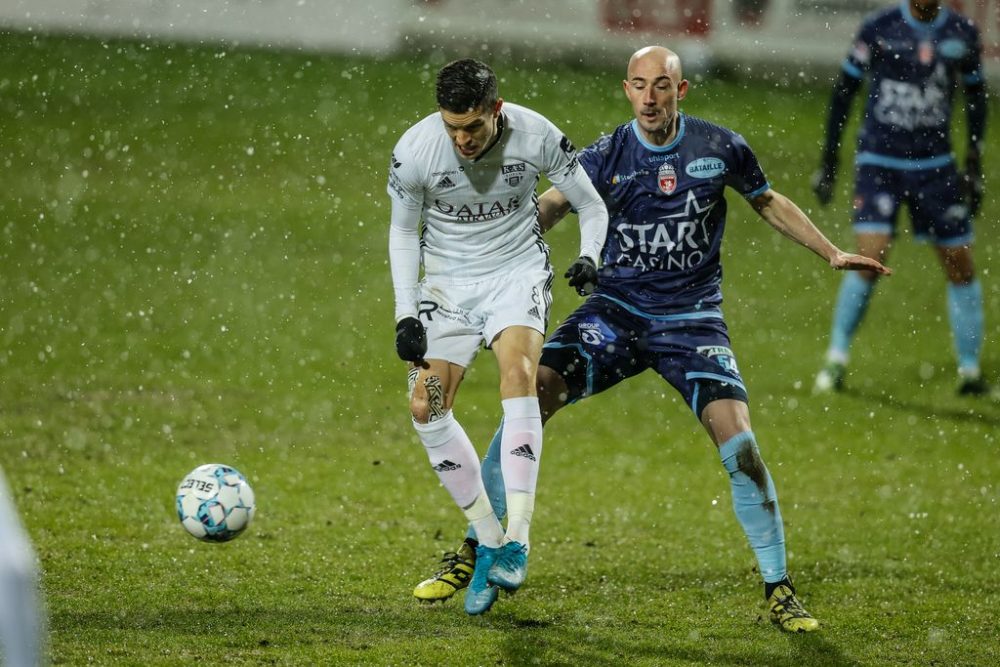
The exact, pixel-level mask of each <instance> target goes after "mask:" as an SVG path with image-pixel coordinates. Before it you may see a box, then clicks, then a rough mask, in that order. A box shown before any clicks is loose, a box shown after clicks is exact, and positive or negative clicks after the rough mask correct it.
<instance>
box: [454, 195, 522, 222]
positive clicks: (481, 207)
mask: <svg viewBox="0 0 1000 667" xmlns="http://www.w3.org/2000/svg"><path fill="white" fill-rule="evenodd" d="M519 205H520V202H519V201H518V199H517V197H511V198H510V199H508V200H507V201H506V202H501V201H492V202H475V203H472V204H462V205H461V206H456V205H455V204H451V203H449V202H446V201H442V200H440V199H435V200H434V208H435V209H437V210H438V211H439V212H441V213H444V214H445V215H450V216H453V217H454V218H455V220H456V222H485V221H487V220H496V219H497V218H502V217H503V216H505V215H508V214H510V213H512V212H513V211H516V210H517V208H518V206H519Z"/></svg>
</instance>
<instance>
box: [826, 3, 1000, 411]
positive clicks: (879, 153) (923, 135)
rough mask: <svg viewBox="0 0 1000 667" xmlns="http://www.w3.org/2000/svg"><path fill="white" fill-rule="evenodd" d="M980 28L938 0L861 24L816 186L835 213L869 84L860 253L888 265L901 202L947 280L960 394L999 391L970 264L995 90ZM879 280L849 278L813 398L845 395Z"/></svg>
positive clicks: (861, 163) (858, 212) (859, 189)
mask: <svg viewBox="0 0 1000 667" xmlns="http://www.w3.org/2000/svg"><path fill="white" fill-rule="evenodd" d="M981 50H982V49H981V45H980V41H979V31H978V30H977V29H976V27H975V25H973V23H972V21H970V20H969V19H967V18H965V17H964V16H961V15H959V14H956V13H955V12H953V11H951V10H950V9H948V8H947V7H943V6H942V5H941V2H940V1H939V0H904V1H903V2H902V3H900V4H899V5H897V6H895V7H893V8H890V9H885V10H882V11H880V12H877V13H875V14H873V15H871V16H869V17H868V18H866V19H865V21H864V22H863V23H862V25H861V29H860V30H859V32H858V35H857V38H856V39H855V42H854V46H853V48H852V49H851V52H850V54H849V55H848V56H847V59H846V60H845V61H844V65H843V71H842V72H841V75H840V79H839V80H838V81H837V83H836V85H835V86H834V90H833V100H832V102H831V104H830V116H829V120H828V123H827V129H826V146H825V148H824V150H823V163H822V166H821V168H820V170H819V172H817V174H816V176H815V178H814V181H813V184H814V189H815V191H816V196H817V197H818V198H819V200H820V202H821V203H823V204H826V203H828V202H829V201H830V199H831V197H832V195H833V184H834V179H835V178H836V174H837V162H838V160H837V152H838V149H839V148H840V138H841V135H842V133H843V130H844V124H845V123H846V121H847V116H848V112H849V111H850V106H851V102H852V100H853V99H854V96H855V94H856V93H857V92H858V90H859V89H860V88H861V83H862V80H863V79H864V78H865V76H866V75H867V76H870V77H871V83H870V84H869V87H868V100H867V102H866V105H865V112H864V120H863V123H862V126H861V130H860V133H859V136H858V149H857V156H856V158H855V165H856V167H857V171H856V177H855V197H854V201H855V205H854V206H855V213H854V232H855V235H856V237H857V245H858V252H859V253H860V254H862V255H865V256H866V257H872V258H878V259H880V260H883V261H884V259H885V257H886V255H887V254H888V251H889V248H890V246H891V244H892V240H893V237H894V236H895V231H896V218H897V215H898V213H899V208H900V206H902V204H903V203H905V204H906V206H907V208H908V209H909V211H910V218H911V221H912V224H913V231H914V235H915V236H916V238H918V239H920V240H924V241H928V242H930V243H932V244H933V245H934V248H935V250H936V251H937V255H938V258H939V259H940V261H941V265H942V267H943V268H944V272H945V275H946V276H947V278H948V317H949V321H950V323H951V330H952V335H953V337H954V342H955V349H956V352H957V356H958V375H959V385H958V391H959V393H960V394H973V395H975V394H990V393H992V394H993V395H994V396H996V393H995V391H994V390H992V389H991V387H990V386H989V384H988V383H987V382H986V381H985V380H984V379H983V376H982V372H981V371H980V368H979V354H980V350H981V348H982V343H983V294H982V287H981V286H980V283H979V280H978V279H977V278H976V270H975V266H974V264H973V261H972V241H973V234H972V217H973V216H975V214H976V211H977V210H978V209H979V204H980V202H981V200H982V194H983V186H982V172H981V167H980V164H981V160H980V158H981V155H982V147H983V141H984V133H985V130H986V88H985V85H984V82H983V73H982V65H981V62H980V51H981ZM959 85H962V86H963V87H964V89H965V106H966V114H967V123H966V125H967V127H968V144H967V146H966V150H965V171H964V173H959V171H958V169H957V167H956V165H955V160H954V157H953V156H952V152H951V142H950V134H951V112H952V106H953V105H952V94H953V91H954V90H955V88H957V87H958V86H959ZM877 277H878V275H877V274H876V273H873V272H870V271H860V272H858V273H850V274H847V275H845V276H844V280H843V282H842V283H841V286H840V293H839V295H838V297H837V301H836V305H835V307H834V312H833V327H832V332H831V336H830V346H829V348H828V350H827V353H826V364H825V366H824V367H823V369H822V370H821V371H820V372H819V374H818V375H817V376H816V383H815V390H816V391H817V392H826V391H832V390H838V389H840V388H841V387H842V386H843V382H844V372H845V368H846V365H847V362H848V352H849V348H850V344H851V340H852V338H853V337H854V334H855V332H856V331H857V328H858V325H859V324H860V322H861V320H862V318H863V317H864V315H865V311H866V309H867V307H868V302H869V300H870V299H871V295H872V291H873V289H874V287H875V282H876V278H877Z"/></svg>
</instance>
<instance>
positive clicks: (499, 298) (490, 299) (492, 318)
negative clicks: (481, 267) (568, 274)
mask: <svg viewBox="0 0 1000 667" xmlns="http://www.w3.org/2000/svg"><path fill="white" fill-rule="evenodd" d="M552 280H553V276H552V270H551V267H549V266H547V265H546V266H543V267H527V268H524V269H523V270H512V271H511V272H510V273H507V274H505V275H503V276H498V277H497V278H495V279H493V280H491V281H488V282H485V283H484V284H483V290H484V294H483V299H482V300H481V301H480V303H479V304H477V305H476V306H475V307H474V308H473V309H472V312H473V313H474V314H475V315H477V316H478V317H479V318H480V319H481V320H482V326H483V338H484V339H485V340H486V341H488V345H489V346H490V347H492V345H493V342H494V341H495V340H496V339H497V337H498V336H499V335H500V333H501V332H502V331H505V330H507V329H510V328H512V327H522V328H527V329H534V330H535V331H537V332H538V333H539V334H541V335H542V337H543V338H544V336H545V329H546V327H547V326H548V319H549V309H550V308H551V307H552Z"/></svg>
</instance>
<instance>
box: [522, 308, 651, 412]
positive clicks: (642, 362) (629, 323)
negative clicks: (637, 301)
mask: <svg viewBox="0 0 1000 667" xmlns="http://www.w3.org/2000/svg"><path fill="white" fill-rule="evenodd" d="M646 326H647V324H646V322H644V321H643V320H642V318H641V317H638V316H636V315H634V314H631V313H629V312H627V311H625V310H624V309H622V308H621V307H619V306H617V305H616V304H614V303H613V302H611V301H608V300H607V299H603V298H600V297H594V296H592V297H590V298H588V299H587V300H586V301H585V302H584V303H583V304H582V305H580V307H579V308H577V309H576V310H575V311H573V313H572V314H570V316H569V317H568V318H566V320H565V321H564V322H563V323H562V324H561V325H559V328H558V329H556V330H555V332H553V334H552V335H551V336H549V339H548V341H546V343H545V346H544V347H543V348H542V358H541V365H542V366H544V367H545V368H547V369H549V370H550V371H551V372H548V371H546V372H544V373H543V372H541V371H540V372H539V375H540V378H541V379H543V380H545V386H544V387H543V388H542V389H541V391H540V394H544V395H545V396H546V397H547V400H546V401H545V403H546V404H549V405H550V408H551V409H553V411H554V409H558V408H557V407H556V406H558V407H561V406H562V405H565V404H567V403H575V402H576V401H578V400H580V399H582V398H586V397H587V396H591V395H593V394H599V393H600V392H602V391H606V390H608V389H610V388H611V387H613V386H615V385H616V384H618V383H619V382H621V381H622V380H625V379H626V378H630V377H632V376H633V375H636V374H638V373H641V372H642V371H644V370H646V369H647V368H649V364H648V358H647V357H646V355H645V354H644V353H643V347H644V343H643V341H645V340H646V336H645V330H646ZM554 376H558V377H559V378H561V380H562V382H561V383H558V382H556V381H555V378H554ZM546 378H547V379H546Z"/></svg>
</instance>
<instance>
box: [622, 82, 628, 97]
mask: <svg viewBox="0 0 1000 667" xmlns="http://www.w3.org/2000/svg"><path fill="white" fill-rule="evenodd" d="M622 90H624V91H625V97H628V81H626V80H625V79H622Z"/></svg>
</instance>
